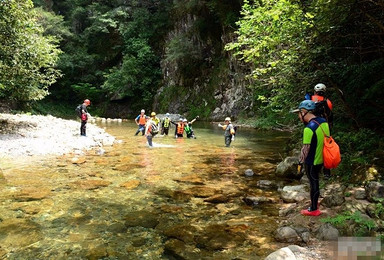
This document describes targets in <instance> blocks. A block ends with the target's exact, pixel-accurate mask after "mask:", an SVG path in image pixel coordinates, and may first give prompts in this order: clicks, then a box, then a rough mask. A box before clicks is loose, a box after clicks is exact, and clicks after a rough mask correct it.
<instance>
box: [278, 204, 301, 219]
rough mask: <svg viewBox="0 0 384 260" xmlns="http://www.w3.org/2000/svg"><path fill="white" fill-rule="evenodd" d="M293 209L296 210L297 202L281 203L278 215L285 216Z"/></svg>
mask: <svg viewBox="0 0 384 260" xmlns="http://www.w3.org/2000/svg"><path fill="white" fill-rule="evenodd" d="M295 211H297V204H296V203H292V204H283V205H282V207H281V208H280V210H279V216H280V217H286V216H288V215H290V214H292V213H293V212H295Z"/></svg>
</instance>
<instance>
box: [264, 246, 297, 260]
mask: <svg viewBox="0 0 384 260" xmlns="http://www.w3.org/2000/svg"><path fill="white" fill-rule="evenodd" d="M296 259H297V258H296V256H295V254H294V253H293V252H292V250H291V249H289V248H288V247H283V248H280V249H279V250H277V251H275V252H273V253H271V254H269V255H268V256H267V257H266V258H265V259H264V260H296Z"/></svg>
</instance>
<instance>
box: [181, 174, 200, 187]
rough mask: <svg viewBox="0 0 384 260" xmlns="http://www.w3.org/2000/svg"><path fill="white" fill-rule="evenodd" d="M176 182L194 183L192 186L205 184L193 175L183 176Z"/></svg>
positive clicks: (197, 176)
mask: <svg viewBox="0 0 384 260" xmlns="http://www.w3.org/2000/svg"><path fill="white" fill-rule="evenodd" d="M174 180H175V181H178V182H186V183H192V184H196V185H199V184H204V181H203V179H202V178H201V177H200V176H199V175H197V174H191V175H187V176H183V177H181V178H177V179H174Z"/></svg>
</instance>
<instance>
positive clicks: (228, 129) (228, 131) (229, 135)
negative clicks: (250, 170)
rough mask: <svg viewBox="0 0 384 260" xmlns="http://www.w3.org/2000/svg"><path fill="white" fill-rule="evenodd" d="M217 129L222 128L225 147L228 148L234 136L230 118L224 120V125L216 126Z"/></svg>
mask: <svg viewBox="0 0 384 260" xmlns="http://www.w3.org/2000/svg"><path fill="white" fill-rule="evenodd" d="M218 126H219V127H221V128H223V130H224V131H225V132H224V137H225V146H226V147H229V146H230V145H231V142H232V140H234V136H235V128H234V126H233V125H232V123H231V118H230V117H226V118H225V120H224V125H222V124H218Z"/></svg>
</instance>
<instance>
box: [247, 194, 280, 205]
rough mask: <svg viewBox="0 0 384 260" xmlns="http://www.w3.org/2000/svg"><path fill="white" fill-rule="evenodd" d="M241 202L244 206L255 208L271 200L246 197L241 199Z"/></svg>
mask: <svg viewBox="0 0 384 260" xmlns="http://www.w3.org/2000/svg"><path fill="white" fill-rule="evenodd" d="M243 201H244V202H245V204H247V205H249V206H256V205H258V204H262V203H267V202H273V200H272V199H270V198H267V197H255V196H247V197H245V198H243Z"/></svg>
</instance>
